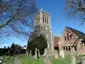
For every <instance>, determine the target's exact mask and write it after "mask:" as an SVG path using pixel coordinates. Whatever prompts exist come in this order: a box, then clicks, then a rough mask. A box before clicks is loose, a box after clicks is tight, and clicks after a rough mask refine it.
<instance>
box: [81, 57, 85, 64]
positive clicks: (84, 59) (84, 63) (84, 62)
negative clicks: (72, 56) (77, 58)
mask: <svg viewBox="0 0 85 64" xmlns="http://www.w3.org/2000/svg"><path fill="white" fill-rule="evenodd" d="M81 63H82V64H85V56H83V57H82V61H81Z"/></svg>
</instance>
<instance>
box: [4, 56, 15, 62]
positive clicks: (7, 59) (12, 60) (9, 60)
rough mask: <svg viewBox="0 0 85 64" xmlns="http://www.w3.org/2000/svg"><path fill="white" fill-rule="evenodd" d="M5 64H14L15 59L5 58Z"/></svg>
mask: <svg viewBox="0 0 85 64" xmlns="http://www.w3.org/2000/svg"><path fill="white" fill-rule="evenodd" d="M3 63H5V64H14V57H12V56H11V57H8V56H3Z"/></svg>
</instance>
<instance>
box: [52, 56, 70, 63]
mask: <svg viewBox="0 0 85 64" xmlns="http://www.w3.org/2000/svg"><path fill="white" fill-rule="evenodd" d="M51 61H52V64H71V56H70V55H67V56H66V57H65V58H58V59H55V58H54V57H51Z"/></svg>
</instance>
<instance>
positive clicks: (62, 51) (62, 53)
mask: <svg viewBox="0 0 85 64" xmlns="http://www.w3.org/2000/svg"><path fill="white" fill-rule="evenodd" d="M60 56H61V57H62V58H65V53H64V50H60Z"/></svg>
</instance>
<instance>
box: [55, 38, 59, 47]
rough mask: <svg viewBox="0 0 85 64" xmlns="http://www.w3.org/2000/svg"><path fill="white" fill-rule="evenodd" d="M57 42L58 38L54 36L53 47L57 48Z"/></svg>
mask: <svg viewBox="0 0 85 64" xmlns="http://www.w3.org/2000/svg"><path fill="white" fill-rule="evenodd" d="M59 40H60V37H58V36H54V47H59V43H58V42H59Z"/></svg>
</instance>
